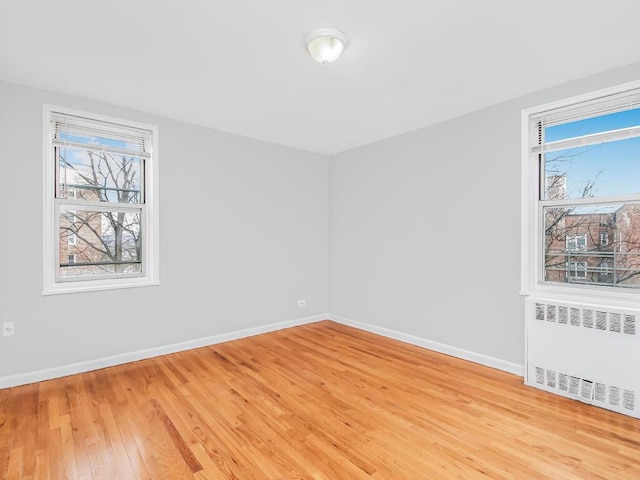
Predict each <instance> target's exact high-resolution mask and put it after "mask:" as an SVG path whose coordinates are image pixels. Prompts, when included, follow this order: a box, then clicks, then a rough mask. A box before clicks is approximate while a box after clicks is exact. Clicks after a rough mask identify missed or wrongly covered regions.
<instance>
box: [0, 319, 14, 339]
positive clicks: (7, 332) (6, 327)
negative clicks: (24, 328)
mask: <svg viewBox="0 0 640 480" xmlns="http://www.w3.org/2000/svg"><path fill="white" fill-rule="evenodd" d="M14 333H16V331H15V326H14V325H13V322H5V323H3V324H2V335H3V336H4V337H10V336H11V335H13V334H14Z"/></svg>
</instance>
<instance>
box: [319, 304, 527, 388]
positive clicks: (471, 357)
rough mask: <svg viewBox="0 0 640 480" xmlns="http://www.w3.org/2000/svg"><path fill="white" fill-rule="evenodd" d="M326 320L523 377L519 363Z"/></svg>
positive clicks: (343, 320)
mask: <svg viewBox="0 0 640 480" xmlns="http://www.w3.org/2000/svg"><path fill="white" fill-rule="evenodd" d="M328 318H329V319H330V320H333V321H334V322H338V323H342V324H343V325H347V326H349V327H354V328H359V329H360V330H365V331H367V332H371V333H375V334H377V335H382V336H383V337H388V338H393V339H394V340H400V341H401V342H405V343H410V344H411V345H417V346H418V347H423V348H427V349H429V350H433V351H436V352H439V353H444V354H446V355H451V356H452V357H457V358H461V359H463V360H468V361H470V362H474V363H479V364H480V365H485V366H487V367H491V368H497V369H498V370H503V371H505V372H509V373H513V374H514V375H518V376H520V377H524V365H521V364H519V363H513V362H508V361H506V360H501V359H499V358H495V357H490V356H489V355H484V354H482V353H476V352H472V351H470V350H465V349H463V348H458V347H453V346H451V345H447V344H444V343H440V342H434V341H433V340H427V339H426V338H422V337H417V336H415V335H410V334H408V333H403V332H398V331H396V330H391V329H389V328H384V327H379V326H376V325H371V324H369V323H363V322H357V321H355V320H350V319H348V318H344V317H339V316H336V315H330V316H329V317H328Z"/></svg>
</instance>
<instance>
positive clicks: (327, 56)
mask: <svg viewBox="0 0 640 480" xmlns="http://www.w3.org/2000/svg"><path fill="white" fill-rule="evenodd" d="M305 44H306V45H307V51H308V52H309V55H311V58H313V59H314V60H315V61H316V62H318V63H321V64H323V65H329V64H330V63H332V62H335V61H336V60H337V59H338V57H339V56H340V54H341V53H342V52H343V51H344V50H345V49H346V48H347V36H346V35H345V34H344V33H342V32H341V31H340V30H336V29H335V28H318V29H317V30H314V31H313V32H311V33H310V34H309V35H307V38H306V39H305Z"/></svg>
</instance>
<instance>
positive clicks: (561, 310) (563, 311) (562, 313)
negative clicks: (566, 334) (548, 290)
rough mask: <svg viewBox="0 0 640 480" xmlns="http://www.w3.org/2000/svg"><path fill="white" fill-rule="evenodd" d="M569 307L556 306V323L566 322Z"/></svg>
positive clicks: (564, 323)
mask: <svg viewBox="0 0 640 480" xmlns="http://www.w3.org/2000/svg"><path fill="white" fill-rule="evenodd" d="M568 310H569V309H568V308H567V307H563V306H559V307H558V323H561V324H563V325H566V324H567V321H568V319H569V311H568Z"/></svg>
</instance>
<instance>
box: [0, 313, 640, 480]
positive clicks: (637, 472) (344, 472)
mask: <svg viewBox="0 0 640 480" xmlns="http://www.w3.org/2000/svg"><path fill="white" fill-rule="evenodd" d="M4 478H7V479H18V478H33V479H62V478H72V479H75V478H79V479H91V478H95V479H182V478H187V479H193V478H195V479H239V480H250V479H256V480H258V479H260V480H262V479H277V480H281V479H309V480H329V479H330V480H351V479H411V480H418V479H449V478H456V479H465V480H466V479H487V478H491V479H503V478H504V479H519V480H522V479H553V480H569V479H638V478H640V421H639V420H634V419H632V418H628V417H624V416H622V415H618V414H615V413H612V412H608V411H605V410H600V409H598V408H595V407H590V406H587V405H583V404H581V403H579V402H575V401H571V400H567V399H563V398H561V397H557V396H554V395H550V394H547V393H544V392H541V391H538V390H535V389H531V388H528V387H525V386H523V385H522V379H521V378H519V377H516V376H513V375H509V374H507V373H504V372H500V371H497V370H493V369H490V368H486V367H482V366H479V365H476V364H472V363H468V362H465V361H462V360H458V359H455V358H452V357H448V356H445V355H441V354H437V353H434V352H430V351H428V350H424V349H421V348H418V347H414V346H411V345H407V344H403V343H400V342H397V341H394V340H390V339H386V338H383V337H378V336H376V335H373V334H369V333H366V332H362V331H360V330H356V329H352V328H349V327H345V326H342V325H338V324H335V323H332V322H329V321H325V322H319V323H315V324H311V325H306V326H302V327H296V328H292V329H287V330H281V331H279V332H274V333H268V334H265V335H260V336H256V337H251V338H246V339H242V340H237V341H233V342H228V343H224V344H218V345H214V346H211V347H205V348H200V349H197V350H192V351H188V352H182V353H178V354H173V355H167V356H164V357H159V358H155V359H151V360H145V361H141V362H137V363H132V364H128V365H123V366H119V367H113V368H108V369H104V370H99V371H96V372H91V373H86V374H82V375H75V376H71V377H66V378H62V379H58V380H51V381H46V382H41V383H38V384H33V385H27V386H23V387H16V388H12V389H5V390H0V479H4Z"/></svg>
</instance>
